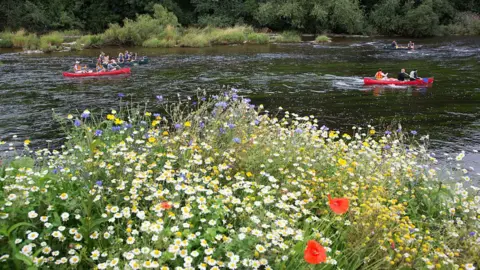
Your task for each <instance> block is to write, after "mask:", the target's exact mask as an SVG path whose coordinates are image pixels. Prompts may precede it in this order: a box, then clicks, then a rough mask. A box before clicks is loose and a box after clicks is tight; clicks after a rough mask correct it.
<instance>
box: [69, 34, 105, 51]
mask: <svg viewBox="0 0 480 270" xmlns="http://www.w3.org/2000/svg"><path fill="white" fill-rule="evenodd" d="M76 43H77V44H79V45H80V46H82V47H84V48H99V47H101V46H102V45H104V44H105V40H104V35H86V36H82V37H81V38H79V39H78V40H77V41H76Z"/></svg>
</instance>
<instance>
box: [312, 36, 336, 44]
mask: <svg viewBox="0 0 480 270" xmlns="http://www.w3.org/2000/svg"><path fill="white" fill-rule="evenodd" d="M331 41H332V40H331V39H330V38H329V37H327V36H325V35H321V36H317V37H316V38H315V42H316V43H325V42H331Z"/></svg>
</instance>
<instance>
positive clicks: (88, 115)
mask: <svg viewBox="0 0 480 270" xmlns="http://www.w3.org/2000/svg"><path fill="white" fill-rule="evenodd" d="M80 116H81V117H82V118H85V119H86V118H88V117H90V113H88V112H83V113H82V114H81V115H80Z"/></svg>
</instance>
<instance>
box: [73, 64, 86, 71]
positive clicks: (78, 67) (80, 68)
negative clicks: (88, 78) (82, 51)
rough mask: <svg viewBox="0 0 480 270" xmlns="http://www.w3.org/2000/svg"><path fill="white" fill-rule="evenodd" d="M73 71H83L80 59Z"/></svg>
mask: <svg viewBox="0 0 480 270" xmlns="http://www.w3.org/2000/svg"><path fill="white" fill-rule="evenodd" d="M73 72H75V73H83V72H84V71H83V69H82V66H81V65H80V61H76V62H75V65H74V66H73Z"/></svg>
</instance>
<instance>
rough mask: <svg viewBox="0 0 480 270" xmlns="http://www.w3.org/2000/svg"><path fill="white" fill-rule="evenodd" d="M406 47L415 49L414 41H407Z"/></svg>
mask: <svg viewBox="0 0 480 270" xmlns="http://www.w3.org/2000/svg"><path fill="white" fill-rule="evenodd" d="M407 48H408V49H409V50H415V43H413V42H412V41H410V42H408V45H407Z"/></svg>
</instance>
